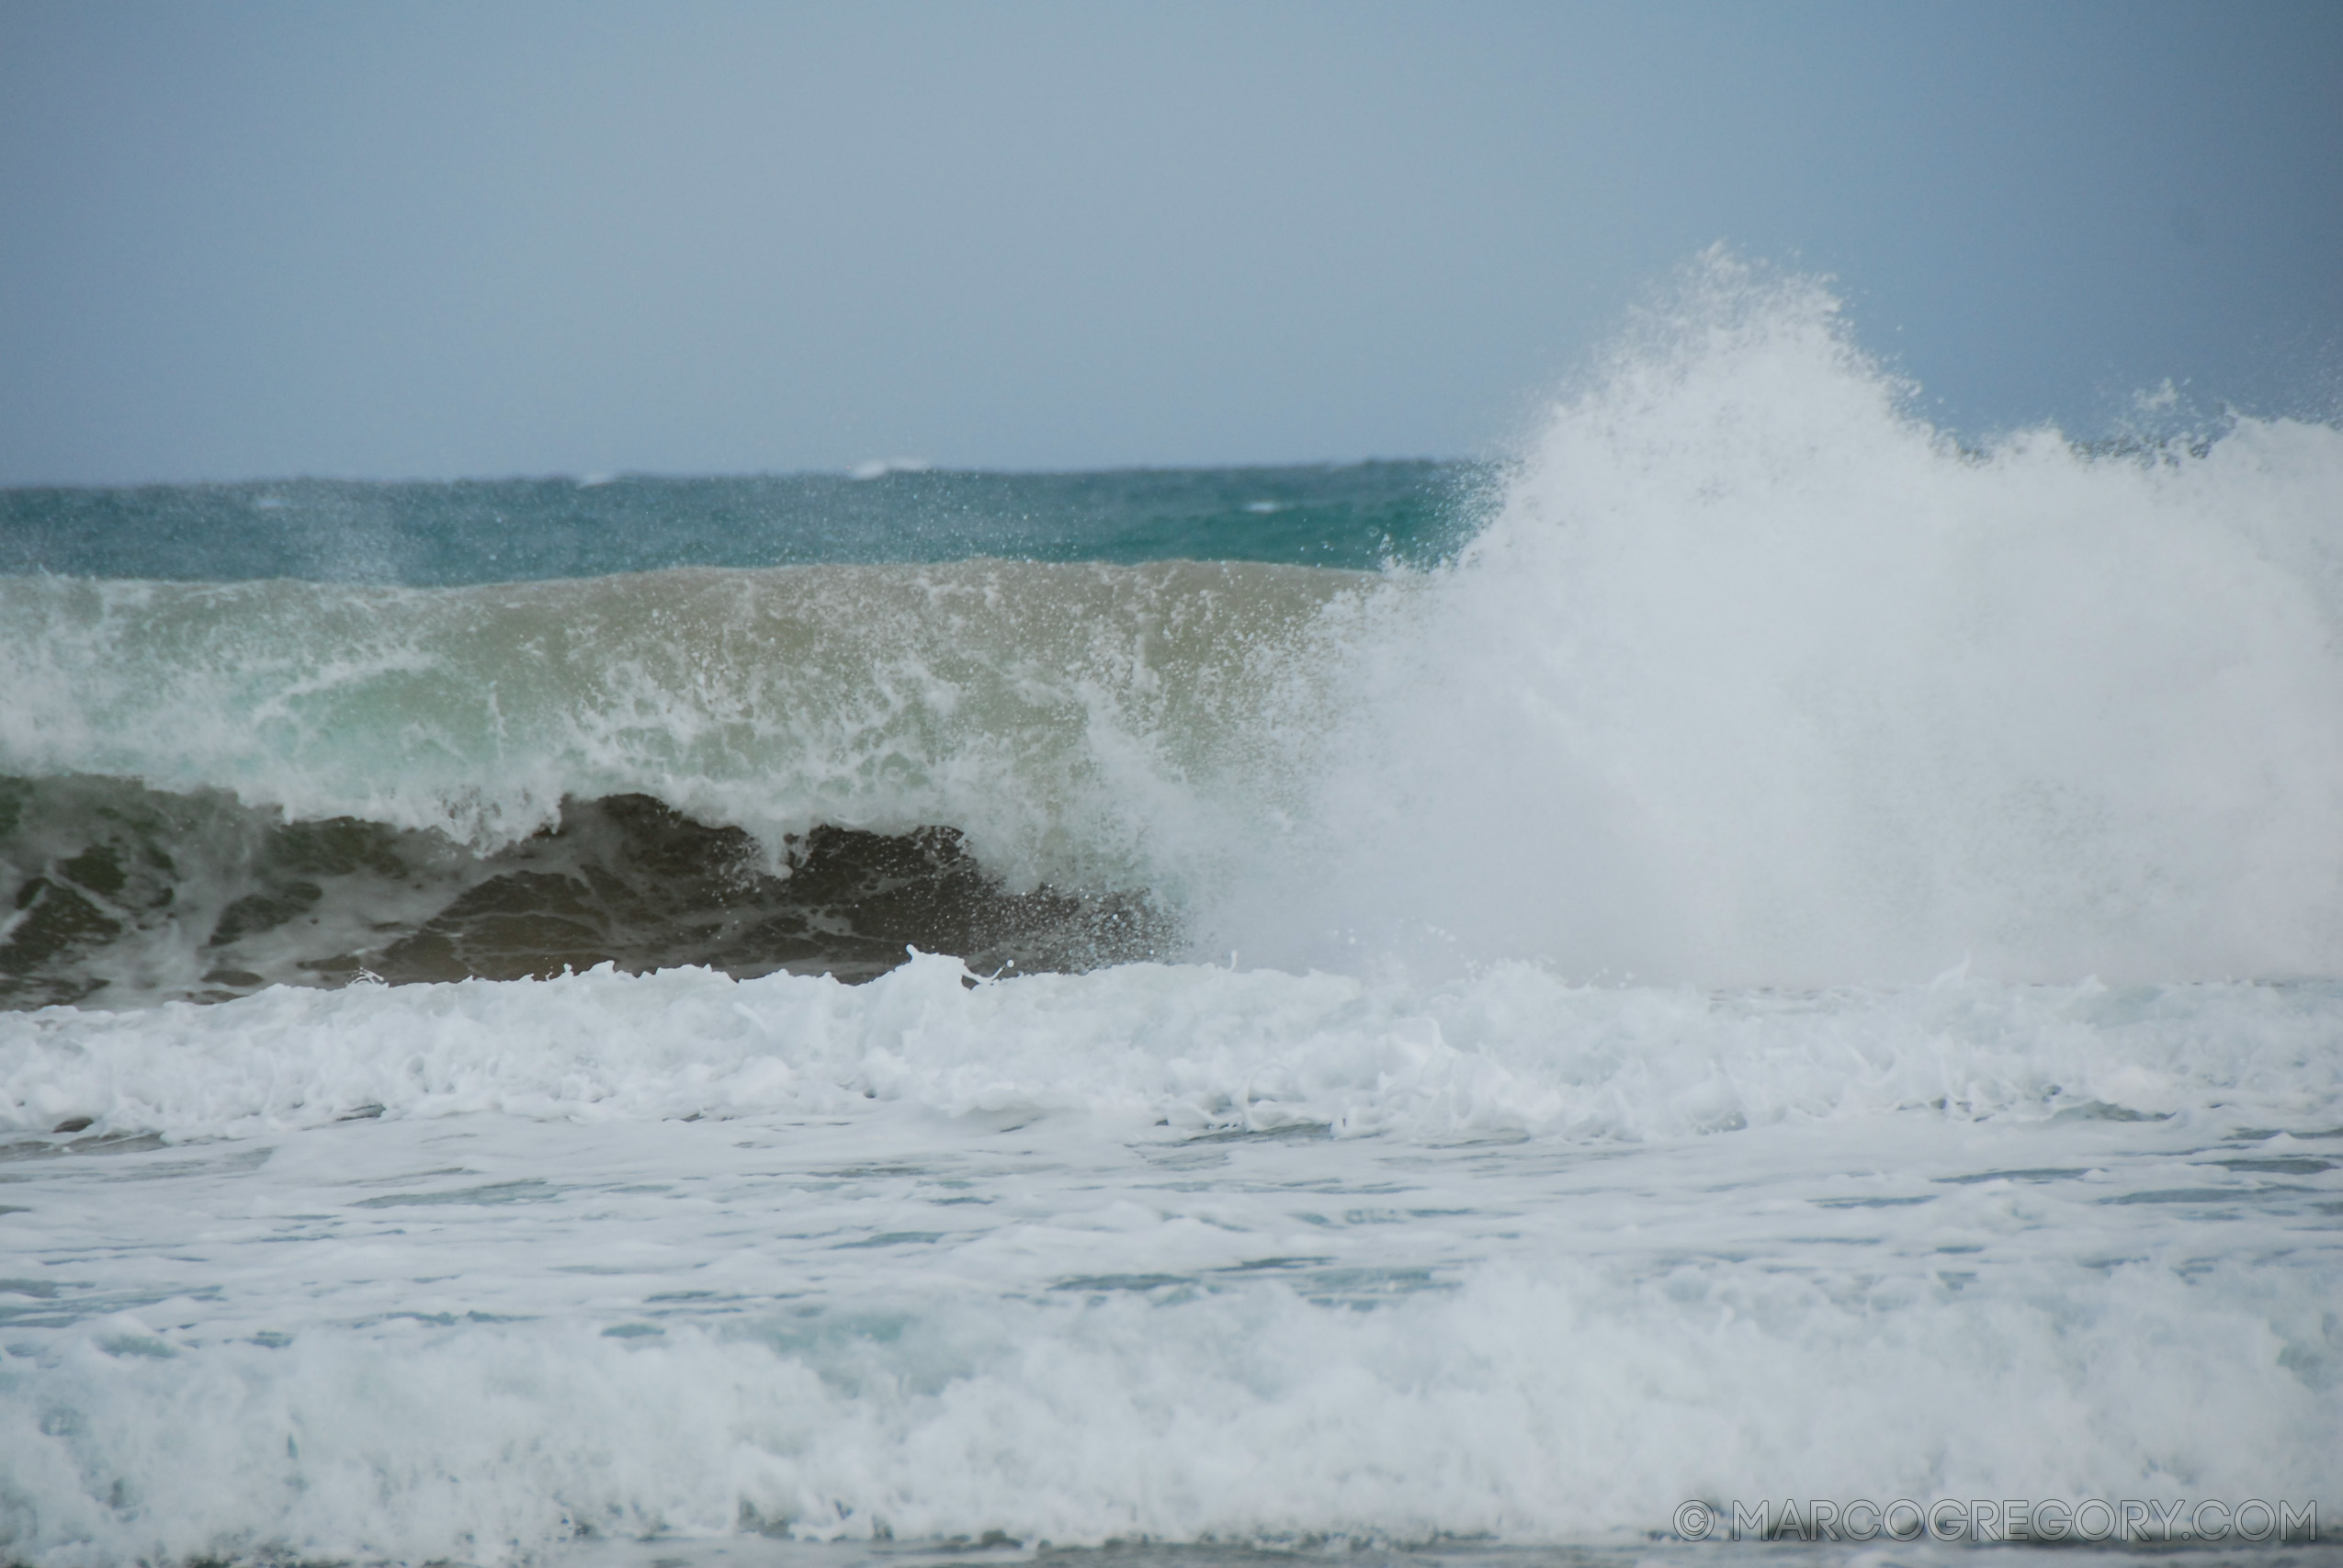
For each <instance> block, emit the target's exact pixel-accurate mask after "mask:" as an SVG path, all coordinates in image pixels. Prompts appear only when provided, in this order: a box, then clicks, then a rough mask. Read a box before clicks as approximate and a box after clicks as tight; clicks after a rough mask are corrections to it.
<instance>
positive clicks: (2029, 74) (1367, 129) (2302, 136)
mask: <svg viewBox="0 0 2343 1568" xmlns="http://www.w3.org/2000/svg"><path fill="white" fill-rule="evenodd" d="M1716 241H1724V242H1726V243H1728V244H1730V245H1731V246H1733V247H1734V248H1735V249H1736V250H1737V251H1738V252H1740V253H1741V254H1744V255H1747V256H1749V257H1753V258H1760V259H1770V260H1773V261H1777V262H1784V263H1789V264H1792V265H1799V266H1802V267H1804V268H1805V269H1807V270H1812V271H1817V272H1827V273H1829V274H1832V275H1835V276H1837V277H1838V278H1839V280H1840V284H1841V287H1842V288H1843V291H1844V293H1845V295H1846V297H1847V299H1848V300H1849V302H1850V305H1851V310H1852V312H1853V317H1854V320H1855V321H1856V324H1857V329H1858V333H1859V335H1860V336H1861V338H1862V341H1863V342H1864V343H1865V344H1867V345H1868V346H1870V347H1871V348H1873V350H1874V351H1876V352H1878V353H1879V354H1881V355H1883V356H1885V357H1886V358H1888V359H1889V360H1891V361H1892V362H1894V363H1895V364H1896V366H1897V367H1899V368H1901V369H1902V370H1903V371H1904V372H1906V373H1907V374H1908V375H1911V376H1914V377H1917V378H1919V380H1920V381H1921V382H1922V383H1923V384H1924V386H1925V388H1926V391H1927V401H1926V404H1925V406H1926V407H1927V408H1929V409H1930V410H1931V411H1933V412H1934V413H1935V414H1936V416H1937V417H1940V418H1941V419H1942V420H1944V421H1945V422H1947V423H1952V424H1954V425H1957V426H1959V427H1961V428H1963V429H1964V430H1971V431H1978V430H1986V429H1990V428H1993V427H1997V426H2006V425H2009V424H2013V423H2031V422H2033V421H2036V420H2040V419H2043V418H2056V419H2058V420H2060V421H2062V422H2064V423H2066V425H2067V426H2068V427H2069V428H2070V429H2076V430H2078V431H2082V432H2085V433H2090V432H2095V431H2098V430H2103V429H2105V428H2107V427H2108V425H2109V424H2110V423H2111V421H2112V420H2113V419H2114V418H2116V417H2117V416H2118V415H2119V414H2120V412H2122V409H2123V407H2124V406H2125V404H2126V402H2127V401H2128V399H2129V396H2130V394H2131V393H2132V392H2134V390H2137V389H2144V388H2147V387H2151V386H2154V385H2156V383H2158V382H2160V381H2161V380H2162V379H2163V378H2166V377H2171V378H2175V379H2177V380H2179V381H2181V382H2182V383H2184V385H2185V387H2186V388H2187V389H2188V390H2189V391H2190V393H2191V394H2192V395H2193V396H2194V397H2195V398H2196V399H2197V400H2198V401H2199V402H2200V403H2203V404H2209V405H2212V406H2215V407H2217V406H2218V405H2219V404H2220V403H2221V402H2222V401H2223V400H2235V401H2238V402H2242V403H2244V404H2245V405H2247V407H2249V408H2254V409H2260V410H2264V411H2277V412H2310V413H2312V414H2314V415H2316V416H2319V417H2331V416H2332V415H2333V413H2334V412H2335V407H2336V396H2337V386H2338V367H2343V5H2338V4H2335V3H2334V0H2313V3H2310V4H2300V5H2293V4H2242V3H2235V0H2231V3H2224V4H2219V5H2188V6H2172V5H2154V4H2145V3H2136V0H2127V3H2124V4H2120V5H2093V4H2084V3H2080V0H2064V3H2061V4H2057V5H2044V4H2037V3H2034V0H2026V3H2023V4H2014V5H1952V4H1934V3H1931V4H1927V5H1914V6H1906V7H1896V6H1889V5H1885V4H1882V3H1880V0H1866V3H1863V4H1859V5H1849V6H1841V5H1804V6H1801V5H1776V4H1768V5H1759V4H1733V5H1681V6H1647V5H1637V6H1571V5H1563V4H1543V5H1500V4H1488V5H1471V4H1454V3H1450V4H1441V5H1373V4H1362V3H1359V0H1341V3H1338V4H1327V5H1318V4H1277V3H1262V0H1251V3H1246V4H1238V5H1215V4H1205V3H1198V0H1181V3H1180V4H1176V5H1173V4H1150V5H1136V4H1129V5H1126V4H1109V3H1101V4H1092V5H1036V4H1015V3H1009V4H973V3H965V4H948V5H946V4H930V5H895V4H864V5H854V6H845V5H838V6H791V5H760V6H735V5H673V4H670V5H657V6H652V5H635V6H597V5H589V4H581V3H579V0H560V3H544V4H538V3H516V4H462V5H445V6H439V5H427V4H415V3H408V0H402V3H398V4H388V3H385V4H366V3H360V0H349V3H343V4H334V5H312V4H299V5H273V4H271V5H256V4H241V3H237V0H207V3H206V4H201V5H183V4H175V3H172V4H138V3H108V0H93V3H89V4H78V5H69V4H63V3H60V0H40V3H31V0H0V483H5V484H22V483H28V482H119V481H130V480H144V479H216V478H236V477H257V476H268V475H287V474H296V473H305V474H333V475H353V476H384V477H389V476H458V475H499V474H513V473H577V472H585V471H595V470H610V469H643V470H655V471H666V472H736V471H753V470H769V469H795V468H843V467H846V466H849V465H852V464H854V463H856V462H859V461H862V460H864V459H866V458H872V457H895V456H908V457H923V458H927V459H930V460H932V461H934V462H936V463H938V464H944V465H949V466H953V467H993V468H1078V467H1079V468H1087V467H1104V466H1119V465H1127V464H1203V463H1222V462H1253V461H1285V460H1316V459H1340V458H1353V457H1370V456H1413V455H1448V454H1470V453H1475V452H1484V451H1488V450H1490V449H1491V448H1492V446H1494V445H1495V444H1497V443H1499V442H1501V441H1502V440H1504V439H1505V438H1506V437H1508V436H1509V435H1510V434H1512V433H1513V432H1514V431H1515V430H1517V429H1518V428H1519V426H1520V423H1521V422H1522V417H1523V415H1524V411H1525V410H1526V409H1528V408H1529V407H1531V406H1532V405H1533V404H1534V400H1536V399H1537V398H1538V397H1539V396H1540V395H1541V394H1543V393H1545V392H1547V391H1548V390H1550V389H1552V388H1553V387H1554V386H1555V385H1556V382H1557V381H1558V380H1559V379H1560V378H1563V377H1564V376H1566V375H1567V374H1568V372H1569V371H1570V370H1571V368H1572V367H1573V366H1574V365H1576V364H1578V363H1579V362H1580V361H1581V360H1582V359H1583V358H1584V356H1585V355H1587V354H1588V353H1589V352H1590V350H1591V349H1592V348H1593V347H1595V346H1596V345H1598V344H1600V343H1601V342H1602V339H1603V338H1604V337H1605V336H1606V335H1607V334H1609V333H1611V332H1613V331H1614V330H1615V329H1616V328H1617V326H1618V324H1619V322H1620V321H1621V319H1622V316H1623V313H1624V310H1626V309H1627V308H1628V307H1629V306H1630V305H1632V304H1633V303H1634V302H1635V301H1636V299H1638V297H1639V296H1641V295H1642V294H1643V293H1644V292H1645V291H1647V290H1648V289H1649V288H1652V287H1653V286H1654V284H1655V283H1656V282H1657V281H1658V280H1660V279H1663V278H1664V277H1665V276H1667V275H1668V274H1669V273H1670V270H1671V269H1673V268H1675V267H1678V266H1680V265H1682V264H1683V263H1684V262H1686V261H1687V260H1688V259H1689V258H1690V257H1691V256H1692V255H1693V254H1695V253H1697V252H1698V251H1699V250H1700V249H1702V248H1703V246H1706V245H1708V244H1710V243H1713V242H1716Z"/></svg>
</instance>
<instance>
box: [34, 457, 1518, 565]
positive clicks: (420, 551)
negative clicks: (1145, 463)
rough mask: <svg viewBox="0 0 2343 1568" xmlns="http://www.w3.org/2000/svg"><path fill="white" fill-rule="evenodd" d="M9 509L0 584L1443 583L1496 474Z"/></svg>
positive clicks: (81, 494)
mask: <svg viewBox="0 0 2343 1568" xmlns="http://www.w3.org/2000/svg"><path fill="white" fill-rule="evenodd" d="M874 468H877V471H876V472H871V473H869V474H867V475H866V476H864V477H853V476H847V475H843V474H778V475H762V476H754V477H749V478H735V479H670V478H662V477H657V476H652V475H642V474H617V475H593V476H587V477H584V478H580V479H486V480H466V481H460V482H456V483H433V484H424V483H395V484H392V483H368V482H363V481H356V480H340V479H289V480H281V481H259V482H254V483H246V484H218V485H147V486H141V487H137V488H133V489H123V490H53V489H52V490H10V491H0V574H11V575H22V574H27V573H34V572H52V573H58V574H62V575H67V576H74V577H117V578H165V579H172V580H176V581H239V580H243V579H249V578H267V577H293V578H304V579H308V580H310V581H321V582H371V583H400V584H405V585H408V586H412V587H441V586H447V585H452V584H458V583H467V582H510V581H526V580H529V579H536V578H551V577H598V576H602V575H605V574H607V573H611V572H622V571H656V570H660V569H662V568H664V567H677V566H696V567H759V566H810V565H840V564H865V563H871V562H878V561H944V560H960V559H966V558H969V557H974V556H993V557H1001V558H1008V559H1014V560H1040V561H1113V562H1117V563H1121V564H1125V565H1128V564H1131V563H1134V562H1138V561H1150V560H1181V559H1185V560H1248V561H1285V562H1289V563H1292V564H1294V565H1297V566H1329V567H1343V568H1349V569H1351V570H1372V569H1374V568H1376V567H1380V566H1383V565H1385V564H1387V562H1391V561H1400V562H1405V563H1408V564H1411V565H1419V566H1421V565H1428V564H1430V563H1431V562H1432V561H1433V560H1435V559H1438V558H1441V557H1442V556H1443V555H1446V554H1448V553H1451V552H1453V551H1454V549H1455V548H1456V547H1458V546H1459V545H1461V544H1462V543H1463V542H1464V540H1465V538H1466V537H1467V536H1469V534H1470V532H1471V523H1472V520H1473V515H1474V513H1473V506H1472V502H1473V500H1474V497H1475V494H1476V492H1477V490H1478V489H1480V488H1482V487H1484V486H1485V485H1486V484H1487V482H1488V474H1487V470H1486V469H1485V468H1481V467H1477V466H1475V465H1469V464H1461V463H1436V462H1387V463H1354V464H1343V465H1313V466H1307V467H1296V468H1194V469H1189V468H1136V469H1127V470H1122V471H1116V472H1108V473H1070V474H1003V473H944V472H935V471H932V470H927V469H922V468H884V467H882V466H877V465H874Z"/></svg>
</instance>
